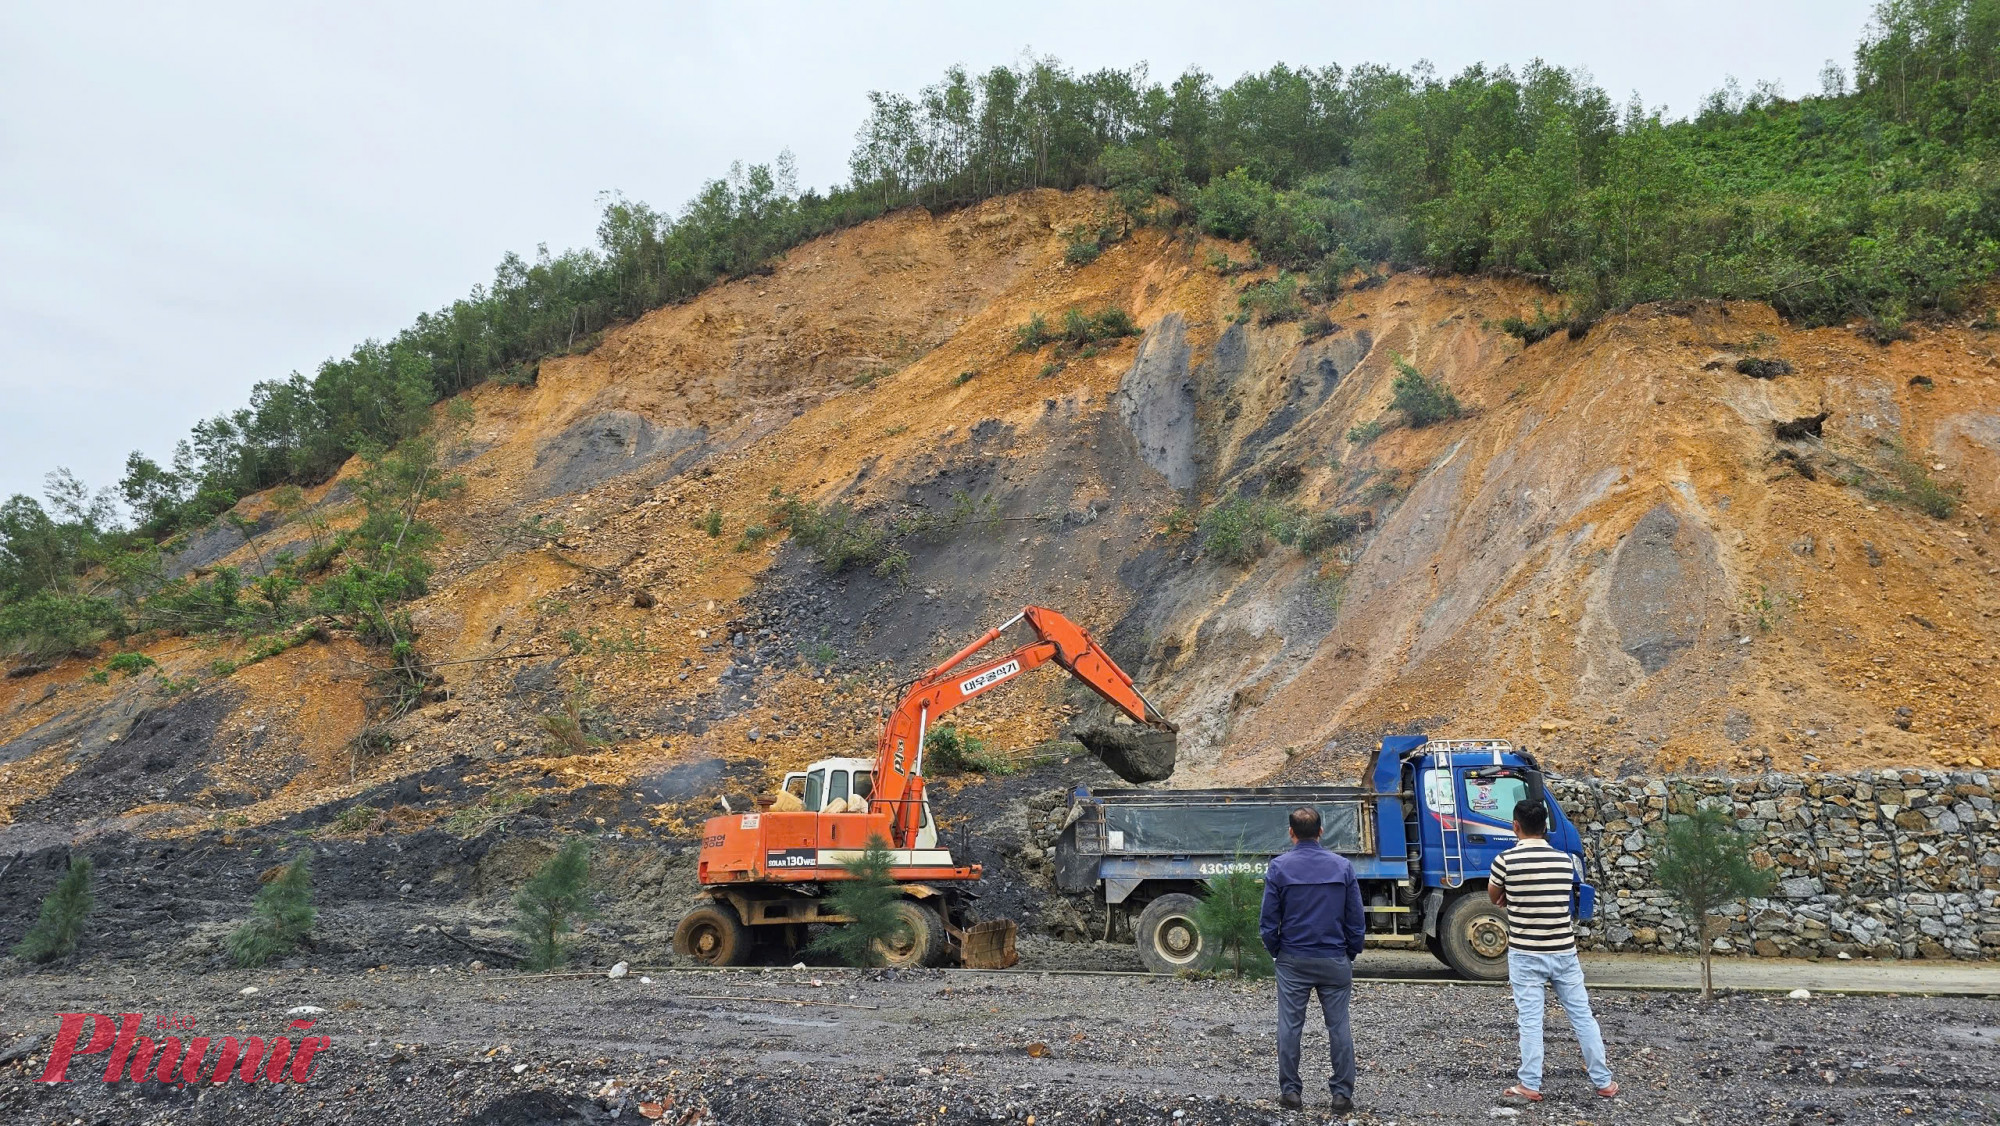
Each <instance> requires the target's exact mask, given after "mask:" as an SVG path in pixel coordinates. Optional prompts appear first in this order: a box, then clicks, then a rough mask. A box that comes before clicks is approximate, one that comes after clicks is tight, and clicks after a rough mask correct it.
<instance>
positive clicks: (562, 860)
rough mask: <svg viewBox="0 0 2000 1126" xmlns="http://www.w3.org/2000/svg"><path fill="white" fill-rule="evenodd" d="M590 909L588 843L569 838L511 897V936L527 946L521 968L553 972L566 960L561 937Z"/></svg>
mask: <svg viewBox="0 0 2000 1126" xmlns="http://www.w3.org/2000/svg"><path fill="white" fill-rule="evenodd" d="M590 914H591V906H590V842H589V841H587V840H585V839H583V838H582V837H572V838H571V839H570V840H569V841H567V842H565V843H564V845H563V846H562V848H561V849H559V850H557V852H556V854H555V855H554V856H552V857H550V858H549V861H548V863H546V864H543V865H542V866H541V867H540V868H538V869H536V870H535V874H534V876H533V877H532V878H531V879H529V880H528V882H527V883H525V884H523V885H521V890H520V891H519V892H518V893H516V894H515V896H514V933H516V934H518V935H520V936H521V940H522V941H523V942H525V943H526V944H527V946H528V956H527V957H526V958H525V959H523V960H522V965H523V966H525V967H526V968H527V969H529V970H534V971H541V970H552V969H554V968H556V967H557V966H560V965H562V964H563V962H564V961H566V960H567V959H568V958H569V951H568V950H567V949H566V948H565V947H564V945H563V936H564V935H566V934H568V933H569V930H570V926H571V924H573V923H574V922H576V920H578V919H584V918H588V917H589V916H590Z"/></svg>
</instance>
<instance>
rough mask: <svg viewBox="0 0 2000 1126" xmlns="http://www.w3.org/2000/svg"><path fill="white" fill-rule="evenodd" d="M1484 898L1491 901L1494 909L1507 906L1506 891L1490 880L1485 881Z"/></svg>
mask: <svg viewBox="0 0 2000 1126" xmlns="http://www.w3.org/2000/svg"><path fill="white" fill-rule="evenodd" d="M1486 898H1488V899H1490V900H1492V901H1493V905H1494V906H1495V907H1505V906H1507V889H1506V888H1503V887H1501V886H1500V885H1499V884H1496V883H1494V882H1493V881H1492V880H1488V881H1486Z"/></svg>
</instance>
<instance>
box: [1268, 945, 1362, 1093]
mask: <svg viewBox="0 0 2000 1126" xmlns="http://www.w3.org/2000/svg"><path fill="white" fill-rule="evenodd" d="M1353 987H1354V966H1353V964H1352V963H1350V962H1349V961H1348V960H1347V959H1346V958H1340V957H1334V958H1299V957H1294V956H1292V955H1289V954H1280V955H1278V1090H1279V1091H1280V1092H1281V1093H1282V1092H1286V1091H1290V1092H1294V1093H1299V1094H1303V1093H1304V1092H1305V1088H1304V1087H1303V1086H1302V1085H1301V1084H1300V1082H1299V1036H1300V1035H1301V1034H1302V1033H1303V1032H1304V1031H1305V1025H1306V1002H1307V1001H1308V1000H1309V999H1310V998H1311V996H1312V994H1313V992H1314V991H1315V990H1317V991H1318V993H1319V1007H1320V1012H1321V1013H1322V1014H1323V1015H1324V1016H1325V1017H1326V1039H1327V1052H1328V1055H1329V1056H1330V1057H1331V1060H1330V1062H1331V1064H1332V1067H1333V1074H1332V1075H1331V1076H1329V1077H1328V1079H1327V1086H1328V1088H1330V1089H1331V1090H1332V1092H1333V1094H1334V1095H1335V1096H1337V1097H1342V1098H1349V1099H1351V1098H1353V1097H1354V1031H1353V1029H1352V1028H1351V1027H1350V1026H1349V1025H1348V1022H1347V998H1348V995H1349V994H1350V993H1351V992H1352V990H1353Z"/></svg>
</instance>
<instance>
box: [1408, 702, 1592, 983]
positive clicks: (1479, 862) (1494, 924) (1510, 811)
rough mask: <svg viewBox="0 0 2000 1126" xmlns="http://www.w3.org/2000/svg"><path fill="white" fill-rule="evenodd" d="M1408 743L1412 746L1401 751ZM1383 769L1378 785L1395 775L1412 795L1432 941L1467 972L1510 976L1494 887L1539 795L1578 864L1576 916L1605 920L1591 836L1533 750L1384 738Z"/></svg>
mask: <svg viewBox="0 0 2000 1126" xmlns="http://www.w3.org/2000/svg"><path fill="white" fill-rule="evenodd" d="M1401 741H1410V742H1411V745H1409V746H1406V747H1392V744H1394V743H1397V742H1401ZM1392 756H1393V758H1394V765H1393V769H1394V771H1395V773H1394V775H1393V776H1391V775H1390V773H1389V771H1390V770H1391V769H1392V765H1391V762H1390V760H1391V758H1392ZM1376 773H1377V777H1376V784H1377V788H1378V789H1379V788H1380V787H1381V786H1382V784H1383V782H1385V781H1388V780H1390V778H1391V777H1393V778H1394V781H1395V782H1396V784H1397V785H1396V788H1397V789H1398V790H1399V791H1400V792H1401V794H1402V795H1404V796H1403V798H1402V801H1401V805H1402V807H1403V811H1404V828H1405V834H1406V835H1407V837H1408V838H1409V843H1410V845H1411V846H1413V847H1411V848H1410V849H1409V866H1410V874H1411V877H1412V880H1411V882H1412V884H1413V885H1415V886H1416V887H1418V888H1421V889H1422V891H1421V893H1420V895H1419V897H1418V900H1417V904H1416V906H1417V907H1418V908H1419V910H1420V924H1419V927H1418V929H1419V930H1420V932H1421V933H1422V934H1423V936H1424V944H1425V946H1426V948H1428V949H1429V950H1430V951H1431V953H1432V954H1434V955H1436V956H1437V957H1438V958H1439V959H1441V960H1443V961H1444V962H1446V963H1447V964H1449V965H1450V966H1451V967H1452V968H1453V969H1456V970H1458V971H1459V973H1461V974H1463V975H1464V976H1467V977H1474V978H1486V979H1498V978H1502V977H1505V976H1506V970H1507V915H1506V911H1505V909H1503V908H1501V907H1497V906H1495V905H1494V904H1493V903H1492V902H1490V901H1489V900H1488V899H1487V897H1486V881H1487V877H1488V876H1489V875H1490V874H1491V872H1492V869H1493V861H1494V859H1495V858H1496V857H1498V856H1499V855H1500V854H1501V853H1503V852H1505V851H1507V850H1508V849H1510V848H1512V847H1514V844H1515V843H1516V838H1515V836H1514V807H1515V806H1516V805H1519V804H1520V803H1521V802H1523V801H1525V800H1527V799H1528V798H1529V797H1530V796H1534V797H1539V798H1540V799H1542V801H1543V802H1544V803H1545V804H1546V805H1547V806H1548V807H1549V831H1548V838H1547V839H1548V842H1549V844H1550V845H1551V846H1553V847H1554V848H1555V849H1556V850H1557V851H1560V852H1563V853H1566V854H1568V855H1569V857H1570V862H1571V864H1572V865H1573V866H1574V867H1575V870H1576V895H1575V899H1574V900H1573V902H1572V906H1571V909H1572V911H1573V913H1574V914H1575V916H1576V918H1577V920H1578V921H1579V922H1582V921H1587V920H1588V919H1590V918H1591V916H1592V915H1593V914H1595V910H1596V903H1597V892H1596V889H1595V888H1593V887H1591V885H1590V884H1589V883H1588V882H1586V881H1585V879H1584V857H1583V837H1582V834H1580V833H1579V832H1577V828H1576V826H1575V825H1574V824H1573V823H1571V821H1570V819H1569V817H1568V816H1567V815H1565V814H1564V813H1563V809H1562V806H1561V804H1560V803H1558V802H1557V801H1556V799H1555V795H1554V794H1552V793H1550V792H1549V789H1548V783H1547V779H1546V778H1545V777H1544V776H1543V773H1542V769H1541V765H1540V764H1539V763H1538V762H1536V761H1535V758H1534V756H1533V755H1531V754H1529V753H1528V752H1527V751H1525V750H1518V749H1516V748H1515V747H1514V746H1513V745H1512V744H1510V743H1508V742H1507V741H1505V740H1501V739H1420V737H1412V736H1401V737H1396V736H1392V737H1390V738H1388V739H1384V740H1383V751H1382V754H1381V756H1380V757H1379V758H1378V760H1377V763H1376Z"/></svg>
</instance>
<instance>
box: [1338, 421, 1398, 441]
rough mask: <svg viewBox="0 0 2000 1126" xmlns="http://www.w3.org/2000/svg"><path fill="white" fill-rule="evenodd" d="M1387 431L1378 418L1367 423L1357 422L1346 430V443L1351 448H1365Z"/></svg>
mask: <svg viewBox="0 0 2000 1126" xmlns="http://www.w3.org/2000/svg"><path fill="white" fill-rule="evenodd" d="M1388 429H1389V428H1388V427H1387V426H1384V425H1383V424H1382V420H1381V419H1379V418H1371V419H1369V420H1368V421H1367V422H1358V423H1356V424H1354V425H1353V426H1350V427H1348V428H1347V442H1348V444H1349V445H1351V446H1365V445H1367V444H1368V443H1370V442H1372V441H1374V440H1375V439H1377V438H1380V437H1381V436H1382V435H1383V434H1384V433H1386V432H1387V431H1388Z"/></svg>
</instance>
